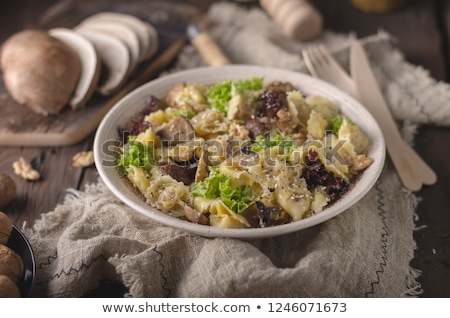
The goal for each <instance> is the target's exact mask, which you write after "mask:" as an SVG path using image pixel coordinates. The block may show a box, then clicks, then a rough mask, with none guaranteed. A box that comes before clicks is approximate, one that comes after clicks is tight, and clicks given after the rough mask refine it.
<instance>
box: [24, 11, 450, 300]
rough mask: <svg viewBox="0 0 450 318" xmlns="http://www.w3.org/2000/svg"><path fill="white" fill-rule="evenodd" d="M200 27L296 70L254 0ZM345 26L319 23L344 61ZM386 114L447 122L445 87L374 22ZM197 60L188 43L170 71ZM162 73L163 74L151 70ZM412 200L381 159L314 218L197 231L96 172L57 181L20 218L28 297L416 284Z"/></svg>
mask: <svg viewBox="0 0 450 318" xmlns="http://www.w3.org/2000/svg"><path fill="white" fill-rule="evenodd" d="M209 18H210V20H211V22H212V25H211V29H210V31H211V34H212V35H213V37H214V38H215V39H216V40H217V41H218V43H219V44H220V45H221V46H222V47H223V48H224V50H225V52H226V53H227V55H228V56H229V57H230V59H231V60H232V61H233V62H234V63H247V64H260V65H270V66H276V67H281V68H287V69H293V70H298V71H301V72H306V68H305V65H304V62H303V60H302V59H301V55H300V54H299V53H300V50H301V48H302V46H304V45H311V44H313V43H312V42H311V43H303V44H299V43H292V42H289V41H287V40H285V39H283V38H282V37H281V36H280V34H278V33H277V29H276V26H275V25H274V24H273V22H272V21H271V20H270V19H269V18H268V17H267V16H266V15H265V14H264V13H263V12H262V11H260V10H257V9H252V10H250V11H247V10H244V9H241V8H239V7H238V6H236V5H233V4H230V3H219V4H216V5H214V6H213V7H212V8H211V10H210V11H209ZM352 40H353V36H352V35H342V34H334V33H332V32H327V31H325V32H324V33H323V36H322V37H320V38H319V39H317V40H315V41H314V43H316V42H322V43H324V44H326V45H327V46H328V47H329V48H330V50H331V51H332V52H333V54H335V56H336V57H337V59H338V60H339V61H340V62H341V63H342V64H343V65H344V66H347V65H348V47H349V45H350V43H351V42H352ZM362 40H363V43H364V45H365V47H366V49H367V51H368V53H369V57H370V60H371V62H372V63H373V66H374V68H375V72H376V76H377V77H378V79H379V81H380V83H382V87H383V90H384V92H385V94H386V97H387V100H388V102H389V105H390V106H391V107H392V111H393V113H394V114H395V116H396V118H397V119H399V120H401V121H402V122H403V123H404V128H405V129H404V133H405V136H406V137H407V138H408V139H409V140H412V138H413V134H414V127H415V125H418V124H424V123H426V124H434V125H448V124H449V123H450V118H449V114H450V112H448V109H444V108H442V105H443V104H444V101H445V100H449V99H450V90H449V87H448V86H447V85H446V84H444V83H437V82H436V81H434V80H433V79H432V78H431V77H430V76H429V74H428V73H427V72H426V71H425V70H424V69H422V68H420V67H416V66H414V65H411V64H408V63H407V62H405V61H404V58H403V56H402V55H401V53H400V52H399V51H398V49H397V48H396V46H395V41H393V40H392V39H391V37H390V36H389V35H388V34H386V33H383V32H380V33H379V34H375V35H373V36H371V37H369V38H365V39H362ZM200 65H203V61H202V60H201V58H200V57H199V56H198V54H197V52H196V51H195V49H194V48H193V47H192V46H188V47H186V48H185V50H184V51H183V52H182V54H181V55H180V57H179V60H178V63H177V65H176V66H175V67H174V69H173V70H171V71H176V70H179V69H186V68H192V67H197V66H200ZM162 76H164V75H162ZM417 204H419V200H418V198H417V197H416V195H415V194H414V193H411V192H409V191H406V190H405V189H404V188H402V186H401V184H400V182H399V179H398V177H397V175H396V173H395V171H394V170H393V168H392V164H391V163H390V161H389V158H387V162H386V165H385V169H384V171H383V173H382V175H381V177H380V179H379V181H378V182H377V183H376V185H375V187H374V188H373V189H372V190H371V191H370V192H369V193H368V194H367V195H366V196H365V197H364V198H363V199H362V200H361V201H360V202H359V203H358V204H356V205H355V206H354V207H352V208H351V209H349V210H348V211H345V212H344V213H342V214H341V215H339V216H338V217H335V218H333V219H331V220H329V221H327V222H325V223H322V224H320V225H318V226H315V227H313V228H309V229H306V230H302V231H300V232H297V233H293V234H290V235H285V236H281V237H277V238H271V239H264V240H257V241H250V242H249V241H242V240H235V239H224V238H217V239H208V238H203V237H199V236H196V235H191V234H189V233H185V232H182V231H179V230H174V229H171V228H168V227H165V226H162V225H160V224H157V223H155V222H153V221H151V220H149V219H147V218H145V217H143V216H141V215H140V214H138V213H136V212H134V211H133V210H131V209H130V208H128V207H127V206H125V205H124V204H122V203H121V202H120V201H119V200H118V199H117V198H115V197H114V196H113V195H112V194H111V192H110V191H109V190H108V189H107V188H106V187H105V185H104V184H103V183H102V182H101V181H99V182H98V183H95V184H91V185H89V186H88V187H87V188H86V189H83V191H75V190H70V189H69V190H68V191H67V196H66V198H65V201H64V202H63V203H62V204H61V205H59V206H57V207H56V208H55V209H54V210H53V211H51V212H48V213H46V214H44V215H43V216H42V218H41V219H40V220H38V221H37V222H36V224H35V225H34V226H33V228H26V229H25V231H26V234H27V236H28V237H29V238H30V240H31V243H32V245H33V248H34V251H35V254H36V257H37V264H38V270H37V284H36V286H35V288H34V294H33V295H34V296H35V297H79V296H82V295H83V294H84V293H86V292H88V291H90V290H92V289H93V288H95V287H96V286H97V285H98V283H99V281H100V280H101V279H115V280H118V281H121V282H123V283H124V284H125V286H127V287H128V289H129V293H128V294H127V295H126V296H132V297H402V296H415V295H418V294H420V293H421V286H420V285H419V284H418V283H417V281H416V278H417V277H418V275H420V271H418V270H415V269H413V268H411V267H410V261H411V259H412V258H413V254H414V249H415V247H416V246H415V242H414V239H413V231H414V228H415V223H414V220H415V209H416V207H417Z"/></svg>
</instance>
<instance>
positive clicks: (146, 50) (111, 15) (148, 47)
mask: <svg viewBox="0 0 450 318" xmlns="http://www.w3.org/2000/svg"><path fill="white" fill-rule="evenodd" d="M100 20H102V21H110V22H115V23H121V24H125V25H127V26H129V27H131V28H133V29H134V30H135V32H136V34H137V36H138V38H139V44H140V46H141V54H140V56H139V62H142V61H144V60H147V59H148V58H150V57H151V56H152V55H153V54H154V53H155V52H156V49H157V47H158V36H157V33H156V31H155V29H154V27H153V26H152V25H151V24H149V23H146V22H144V21H142V20H140V19H139V18H137V17H135V16H133V15H130V14H125V13H119V12H101V13H98V14H94V15H92V16H90V17H88V18H87V19H85V20H83V21H82V23H81V24H87V23H93V22H94V21H100Z"/></svg>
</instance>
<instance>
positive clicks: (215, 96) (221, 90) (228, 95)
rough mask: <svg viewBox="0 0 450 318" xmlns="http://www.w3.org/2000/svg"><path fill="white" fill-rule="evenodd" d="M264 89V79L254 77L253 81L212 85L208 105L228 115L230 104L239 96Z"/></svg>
mask: <svg viewBox="0 0 450 318" xmlns="http://www.w3.org/2000/svg"><path fill="white" fill-rule="evenodd" d="M262 88H263V78H260V77H254V78H252V79H246V80H237V81H234V82H233V81H231V80H226V81H223V82H220V83H216V84H214V85H212V86H211V87H210V88H209V89H208V90H207V91H206V100H207V102H208V104H209V105H210V106H211V107H213V108H216V109H218V110H220V111H221V112H222V113H223V114H225V115H227V112H228V103H229V102H230V100H231V99H232V98H233V97H234V96H237V95H243V94H245V92H248V91H256V90H260V89H262Z"/></svg>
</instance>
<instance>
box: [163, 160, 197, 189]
mask: <svg viewBox="0 0 450 318" xmlns="http://www.w3.org/2000/svg"><path fill="white" fill-rule="evenodd" d="M158 171H159V172H160V173H161V174H163V175H169V176H171V177H172V178H174V179H175V180H177V181H179V182H183V183H184V184H185V185H190V184H191V183H192V182H194V179H195V172H196V171H197V164H189V165H180V164H177V163H175V162H168V163H166V164H162V165H160V166H158Z"/></svg>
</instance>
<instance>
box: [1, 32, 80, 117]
mask: <svg viewBox="0 0 450 318" xmlns="http://www.w3.org/2000/svg"><path fill="white" fill-rule="evenodd" d="M0 64H1V67H2V70H3V77H4V82H5V86H6V88H7V89H8V91H9V93H10V94H11V96H12V97H13V98H14V99H15V100H16V101H17V102H18V103H20V104H23V105H25V106H27V107H29V108H30V109H31V110H32V111H34V112H36V113H39V114H43V115H49V114H58V113H59V112H60V111H61V109H62V108H63V107H64V106H65V105H66V104H68V102H69V99H70V97H71V96H72V93H73V92H74V89H75V86H76V84H77V82H78V79H79V77H80V72H81V63H80V59H79V57H78V55H77V54H76V53H75V52H74V51H73V50H72V49H71V48H69V47H68V46H67V45H66V44H64V43H63V42H61V41H60V40H57V39H55V38H53V37H51V36H50V35H49V34H48V33H47V32H44V31H40V30H25V31H21V32H19V33H16V34H15V35H13V36H11V37H10V38H9V39H7V40H6V42H5V43H4V44H3V47H2V52H1V57H0Z"/></svg>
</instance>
